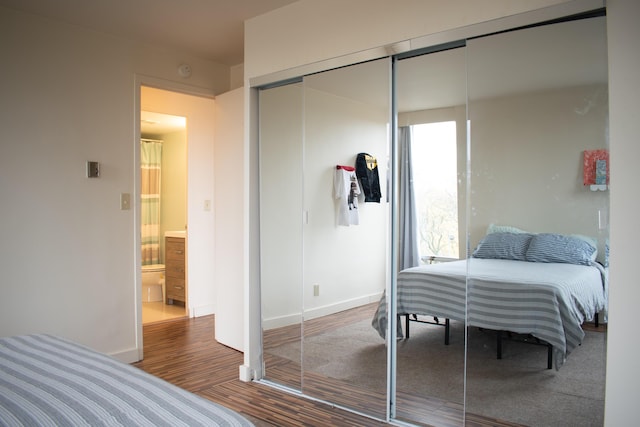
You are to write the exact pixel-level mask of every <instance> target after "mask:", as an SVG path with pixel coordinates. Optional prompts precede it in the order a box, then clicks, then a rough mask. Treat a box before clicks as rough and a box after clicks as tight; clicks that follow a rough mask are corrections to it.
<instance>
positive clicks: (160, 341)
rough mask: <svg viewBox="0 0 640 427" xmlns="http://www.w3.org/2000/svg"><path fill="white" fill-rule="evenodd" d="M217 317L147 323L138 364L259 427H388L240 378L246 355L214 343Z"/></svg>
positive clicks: (136, 364)
mask: <svg viewBox="0 0 640 427" xmlns="http://www.w3.org/2000/svg"><path fill="white" fill-rule="evenodd" d="M214 322H215V318H214V316H203V317H198V318H193V319H179V320H174V321H170V322H163V323H156V324H150V325H145V326H144V327H143V331H144V360H142V361H140V362H137V363H135V364H134V365H135V366H137V367H139V368H141V369H143V370H145V371H147V372H149V373H150V374H153V375H156V376H158V377H160V378H163V379H165V380H167V381H169V382H171V383H173V384H175V385H177V386H179V387H182V388H184V389H186V390H189V391H191V392H192V393H195V394H198V395H200V396H203V397H205V398H207V399H209V400H212V401H215V402H218V403H220V404H222V405H224V406H226V407H228V408H231V409H233V410H235V411H237V412H240V413H242V414H243V415H244V416H246V417H247V418H248V419H250V420H251V421H252V422H253V423H254V424H255V425H256V426H258V427H269V426H278V427H286V426H372V427H375V426H383V425H387V424H386V423H381V422H378V421H375V420H372V419H369V418H365V417H361V416H358V415H355V414H352V413H350V412H347V411H343V410H341V409H338V408H333V407H331V406H329V405H326V404H323V403H319V402H315V401H311V400H308V399H305V398H300V397H297V396H295V395H293V394H289V393H286V392H283V391H280V390H276V389H274V388H271V387H268V386H266V385H263V384H259V383H253V382H252V383H244V382H242V381H240V380H238V367H239V366H240V365H241V364H242V363H243V356H242V353H240V352H238V351H236V350H233V349H231V348H228V347H225V346H223V345H221V344H218V343H217V342H216V341H215V340H214V339H213V336H214V329H215V323H214Z"/></svg>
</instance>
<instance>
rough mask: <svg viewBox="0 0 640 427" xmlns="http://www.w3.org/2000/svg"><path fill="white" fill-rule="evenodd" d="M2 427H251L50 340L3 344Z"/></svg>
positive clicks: (126, 368)
mask: <svg viewBox="0 0 640 427" xmlns="http://www.w3.org/2000/svg"><path fill="white" fill-rule="evenodd" d="M0 425H1V426H251V425H252V424H251V423H250V422H249V421H248V420H246V419H245V418H243V417H241V416H240V414H238V413H236V412H234V411H232V410H230V409H228V408H225V407H223V406H220V405H218V404H216V403H214V402H211V401H208V400H206V399H204V398H201V397H199V396H197V395H195V394H192V393H189V392H187V391H185V390H183V389H181V388H179V387H176V386H174V385H173V384H170V383H168V382H166V381H164V380H162V379H160V378H157V377H154V376H152V375H150V374H147V373H146V372H144V371H142V370H140V369H138V368H136V367H133V366H130V365H127V364H125V363H122V362H120V361H118V360H115V359H113V358H112V357H109V356H107V355H104V354H101V353H97V352H95V351H92V350H90V349H88V348H86V347H83V346H81V345H78V344H74V343H72V342H69V341H66V340H63V339H60V338H57V337H54V336H51V335H25V336H16V337H8V338H0Z"/></svg>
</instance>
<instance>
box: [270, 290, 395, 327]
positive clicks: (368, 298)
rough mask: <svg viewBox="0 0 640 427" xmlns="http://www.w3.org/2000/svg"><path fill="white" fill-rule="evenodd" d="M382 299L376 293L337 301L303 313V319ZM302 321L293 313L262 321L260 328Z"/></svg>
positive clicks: (300, 316)
mask: <svg viewBox="0 0 640 427" xmlns="http://www.w3.org/2000/svg"><path fill="white" fill-rule="evenodd" d="M381 297H382V292H378V293H375V294H371V295H364V296H361V297H358V298H353V299H350V300H344V301H337V302H335V303H332V304H327V305H324V306H321V307H314V308H311V309H309V310H306V311H305V313H304V318H305V319H306V320H309V319H315V318H318V317H322V316H327V315H329V314H334V313H338V312H340V311H344V310H349V309H351V308H356V307H360V306H362V305H366V304H370V303H372V302H378V301H380V298H381ZM301 321H302V313H300V312H298V313H293V314H288V315H285V316H279V317H271V318H269V319H263V320H262V328H263V329H266V330H268V329H274V328H281V327H283V326H289V325H295V324H296V323H300V322H301Z"/></svg>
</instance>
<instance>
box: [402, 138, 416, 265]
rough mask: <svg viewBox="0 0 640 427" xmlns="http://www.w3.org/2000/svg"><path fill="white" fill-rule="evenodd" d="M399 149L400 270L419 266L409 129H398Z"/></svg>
mask: <svg viewBox="0 0 640 427" xmlns="http://www.w3.org/2000/svg"><path fill="white" fill-rule="evenodd" d="M398 145H399V148H400V170H399V175H400V206H399V211H400V231H399V236H400V248H399V249H400V251H399V252H400V253H399V254H398V256H399V260H398V261H399V262H398V264H399V267H400V270H403V269H405V268H409V267H415V266H417V265H419V264H420V254H419V253H418V233H417V228H418V220H417V214H416V200H415V195H414V194H413V172H412V166H411V127H410V126H402V127H400V128H398Z"/></svg>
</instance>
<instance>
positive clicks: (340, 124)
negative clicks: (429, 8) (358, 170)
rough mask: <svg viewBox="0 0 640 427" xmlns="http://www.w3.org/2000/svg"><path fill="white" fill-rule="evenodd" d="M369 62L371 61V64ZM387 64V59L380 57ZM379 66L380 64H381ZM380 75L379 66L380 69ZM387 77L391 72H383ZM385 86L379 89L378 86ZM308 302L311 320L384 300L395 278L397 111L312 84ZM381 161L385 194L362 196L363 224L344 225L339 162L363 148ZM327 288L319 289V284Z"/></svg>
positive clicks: (308, 101)
mask: <svg viewBox="0 0 640 427" xmlns="http://www.w3.org/2000/svg"><path fill="white" fill-rule="evenodd" d="M371 64H374V63H369V64H366V65H371ZM380 65H381V66H382V69H383V70H384V67H385V64H380ZM374 66H375V67H376V68H377V69H378V70H379V69H380V67H379V66H378V65H376V64H374ZM376 75H378V76H379V73H376ZM382 77H383V82H384V77H385V76H384V74H383V75H382ZM380 88H383V90H384V87H383V86H382V85H380V87H374V88H371V90H375V89H380ZM304 111H305V120H304V135H305V140H304V167H303V180H304V210H305V212H308V222H307V224H305V225H304V231H303V242H304V245H303V247H304V250H303V253H304V264H303V268H304V272H303V273H304V274H303V277H304V279H303V287H304V295H303V306H304V311H305V319H309V318H314V317H317V316H322V315H326V314H331V313H335V312H338V311H341V310H346V309H348V308H353V307H357V306H360V305H362V304H366V303H369V302H373V301H377V300H379V298H380V296H381V295H382V291H383V290H384V288H385V284H386V277H387V270H386V267H387V261H386V256H387V254H388V251H387V245H388V243H387V240H388V232H389V230H388V227H387V224H388V218H389V217H388V215H387V213H388V209H389V205H388V203H386V197H387V188H386V182H387V178H386V177H387V164H388V162H387V160H388V147H387V142H388V127H387V124H388V121H389V110H388V109H384V108H380V107H376V106H371V105H367V104H364V103H362V102H359V101H354V100H351V99H347V98H344V97H341V96H336V95H333V94H328V93H326V92H321V91H318V90H315V89H310V88H308V87H307V88H306V89H305V103H304ZM362 152H365V153H368V154H370V155H372V156H374V157H375V158H376V159H377V161H378V175H379V179H380V189H381V192H382V199H381V200H380V203H373V202H370V203H365V201H364V194H361V195H360V196H359V197H358V216H359V225H352V226H349V227H346V226H340V225H337V216H336V208H337V203H338V202H337V200H336V198H335V193H334V191H333V180H334V173H335V170H336V165H337V164H340V165H347V166H355V163H356V156H357V154H358V153H362ZM315 284H317V285H319V287H320V294H319V295H318V296H313V286H314V285H315Z"/></svg>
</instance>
